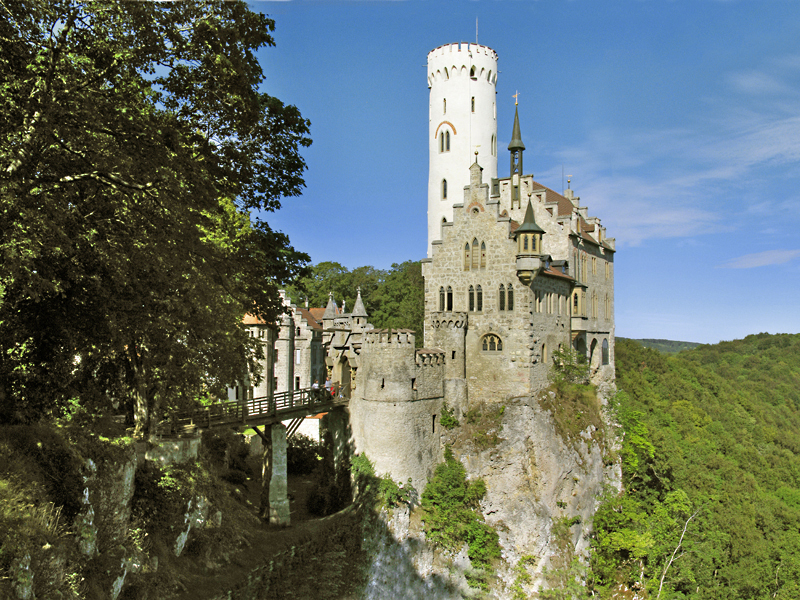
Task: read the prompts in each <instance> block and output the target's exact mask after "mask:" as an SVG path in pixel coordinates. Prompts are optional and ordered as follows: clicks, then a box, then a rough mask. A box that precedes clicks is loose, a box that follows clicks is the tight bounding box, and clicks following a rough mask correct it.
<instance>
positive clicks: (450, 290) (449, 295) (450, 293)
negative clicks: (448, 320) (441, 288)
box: [447, 285, 453, 311]
mask: <svg viewBox="0 0 800 600" xmlns="http://www.w3.org/2000/svg"><path fill="white" fill-rule="evenodd" d="M447 310H448V311H451V310H453V288H451V287H450V286H449V285H448V286H447Z"/></svg>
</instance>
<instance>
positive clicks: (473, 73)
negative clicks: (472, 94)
mask: <svg viewBox="0 0 800 600" xmlns="http://www.w3.org/2000/svg"><path fill="white" fill-rule="evenodd" d="M469 76H470V77H471V78H472V79H475V67H472V68H471V69H470V70H469Z"/></svg>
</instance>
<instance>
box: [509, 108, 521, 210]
mask: <svg viewBox="0 0 800 600" xmlns="http://www.w3.org/2000/svg"><path fill="white" fill-rule="evenodd" d="M523 150H525V144H523V143H522V134H521V133H520V131H519V109H518V108H515V109H514V131H513V132H512V133H511V142H509V144H508V151H509V152H510V153H511V172H510V177H511V206H512V208H513V207H514V204H516V205H517V206H519V205H520V198H519V179H520V177H522V151H523Z"/></svg>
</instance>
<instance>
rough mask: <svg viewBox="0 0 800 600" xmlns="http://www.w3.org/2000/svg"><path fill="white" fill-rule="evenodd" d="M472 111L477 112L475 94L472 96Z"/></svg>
mask: <svg viewBox="0 0 800 600" xmlns="http://www.w3.org/2000/svg"><path fill="white" fill-rule="evenodd" d="M472 112H475V96H473V97H472Z"/></svg>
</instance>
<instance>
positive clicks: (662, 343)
mask: <svg viewBox="0 0 800 600" xmlns="http://www.w3.org/2000/svg"><path fill="white" fill-rule="evenodd" d="M617 339H618V340H619V339H621V338H617ZM633 341H634V342H638V343H639V344H640V345H642V346H644V347H645V348H652V349H653V350H658V351H659V352H663V353H664V354H675V353H676V352H680V351H682V350H691V349H692V348H697V346H699V345H700V344H698V343H697V342H678V341H675V340H652V339H639V340H633Z"/></svg>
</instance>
